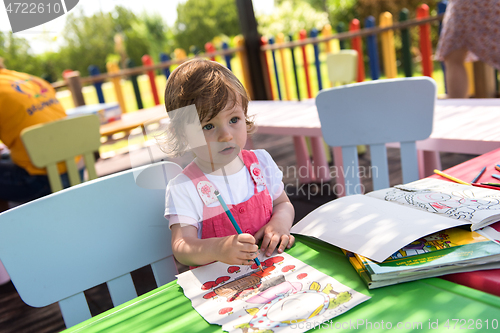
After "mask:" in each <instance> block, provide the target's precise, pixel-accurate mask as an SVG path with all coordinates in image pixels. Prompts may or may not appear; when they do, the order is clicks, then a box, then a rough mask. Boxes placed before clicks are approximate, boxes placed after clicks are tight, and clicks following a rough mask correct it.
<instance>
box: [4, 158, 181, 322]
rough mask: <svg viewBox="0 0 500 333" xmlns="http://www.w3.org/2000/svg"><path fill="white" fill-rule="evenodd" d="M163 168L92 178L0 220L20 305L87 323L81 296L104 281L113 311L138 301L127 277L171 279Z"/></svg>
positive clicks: (171, 171)
mask: <svg viewBox="0 0 500 333" xmlns="http://www.w3.org/2000/svg"><path fill="white" fill-rule="evenodd" d="M181 171H182V169H181V167H180V166H178V165H177V164H175V163H172V162H161V163H156V164H151V165H149V166H145V167H141V168H136V169H131V170H127V171H124V172H120V173H117V174H113V175H110V176H106V177H102V178H98V179H95V180H92V181H88V182H85V183H82V184H79V185H75V186H73V187H70V188H68V189H65V190H62V191H59V192H56V193H53V194H51V195H48V196H45V197H43V198H40V199H37V200H35V201H31V202H29V203H27V204H24V205H21V206H18V207H15V208H13V209H10V210H8V211H5V212H3V213H2V214H0V259H1V261H2V262H3V264H4V266H5V268H6V269H7V272H8V273H9V275H10V277H11V280H12V282H13V284H14V286H15V287H16V289H17V291H18V293H19V295H20V296H21V298H22V300H23V301H24V302H25V303H26V304H28V305H30V306H33V307H43V306H46V305H49V304H52V303H55V302H59V306H60V308H61V312H62V315H63V318H64V322H65V324H66V326H67V327H70V326H73V325H75V324H77V323H80V322H82V321H84V320H86V319H88V318H90V317H91V314H90V310H89V307H88V304H87V301H86V299H85V295H84V293H83V291H85V290H87V289H90V288H92V287H94V286H97V285H99V284H101V283H104V282H106V283H107V286H108V289H109V293H110V296H111V300H112V302H113V305H114V306H117V305H119V304H122V303H124V302H126V301H129V300H131V299H133V298H135V297H137V292H136V289H135V287H134V284H133V282H132V277H131V275H130V272H132V271H134V270H136V269H138V268H141V267H144V266H146V265H151V267H152V270H153V274H154V277H155V280H156V283H157V285H158V286H161V285H163V284H166V283H168V282H170V281H172V280H174V279H175V274H176V273H177V269H176V266H175V262H174V260H173V254H172V249H171V244H170V243H171V241H170V237H171V235H170V229H169V227H168V221H167V220H166V219H165V218H164V217H163V212H164V210H165V189H166V185H167V183H168V181H169V180H170V179H172V178H173V177H175V176H176V175H177V174H178V173H180V172H181Z"/></svg>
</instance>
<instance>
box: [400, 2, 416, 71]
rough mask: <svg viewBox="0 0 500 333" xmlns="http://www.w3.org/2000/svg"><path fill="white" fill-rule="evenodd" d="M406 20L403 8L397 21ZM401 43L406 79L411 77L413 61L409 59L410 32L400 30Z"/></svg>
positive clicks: (406, 10) (406, 11)
mask: <svg viewBox="0 0 500 333" xmlns="http://www.w3.org/2000/svg"><path fill="white" fill-rule="evenodd" d="M407 20H408V9H406V8H403V9H402V10H401V12H400V13H399V21H400V22H403V21H407ZM401 42H402V44H403V45H402V49H401V51H402V55H403V70H404V72H405V76H406V77H411V76H413V61H412V58H411V50H410V47H411V39H410V31H409V30H408V29H401Z"/></svg>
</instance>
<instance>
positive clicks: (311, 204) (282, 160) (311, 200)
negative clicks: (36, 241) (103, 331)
mask: <svg viewBox="0 0 500 333" xmlns="http://www.w3.org/2000/svg"><path fill="white" fill-rule="evenodd" d="M253 142H254V148H264V149H266V150H267V151H269V153H270V154H271V156H273V158H274V160H275V161H276V163H277V164H278V166H280V167H281V168H282V169H283V170H284V171H285V175H284V182H285V184H286V185H287V193H288V194H289V196H290V198H291V200H292V203H293V204H294V207H295V209H296V219H295V220H296V221H297V220H299V219H300V218H302V217H304V216H305V215H306V214H307V213H308V212H310V211H311V210H313V209H314V208H316V207H318V206H320V205H322V204H323V203H326V202H328V201H330V200H332V199H334V198H335V194H334V193H332V188H333V186H332V184H334V181H332V182H331V183H328V184H322V185H321V186H318V184H310V185H303V186H302V185H301V184H298V182H297V178H296V177H295V176H294V173H293V172H292V171H291V170H293V169H291V168H290V167H291V166H293V165H294V161H295V155H294V148H293V141H292V138H291V137H282V136H272V135H262V134H256V135H255V136H254V138H253ZM388 156H389V168H390V173H391V178H390V181H391V186H392V185H396V184H399V183H401V166H400V163H399V150H398V149H389V150H388ZM472 157H474V155H461V154H446V153H442V154H441V162H442V164H443V169H446V168H449V167H451V166H454V165H456V164H459V163H461V162H464V161H466V160H468V159H470V158H472ZM126 161H128V157H127V156H117V157H114V158H110V159H108V160H104V161H100V162H99V163H98V165H97V169H98V170H97V171H98V174H99V175H101V176H102V175H105V174H108V173H112V172H116V171H121V170H123V169H127V168H129V167H130V162H126ZM183 162H184V161H181V162H180V164H182V163H183ZM127 163H128V164H127ZM360 165H361V166H363V167H368V166H369V153H366V154H364V155H362V156H360ZM287 168H288V172H287ZM363 185H364V186H365V188H366V191H367V192H368V191H370V190H371V189H372V186H371V179H370V178H366V179H363ZM132 277H133V279H134V283H135V284H136V286H137V288H138V293H139V294H143V293H145V292H147V291H149V290H152V289H153V288H154V286H155V285H154V280H153V277H152V272H151V269H150V268H143V269H140V270H138V271H136V272H133V274H132ZM85 294H86V297H87V299H88V300H89V304H90V308H91V313H92V315H96V314H98V313H100V312H103V311H105V310H107V309H109V308H111V307H112V305H111V300H110V298H109V294H108V293H107V289H106V287H105V286H104V285H102V286H98V287H96V288H93V289H91V290H89V291H87V292H86V293H85ZM64 328H65V327H64V322H63V319H62V316H61V314H60V311H59V306H58V305H57V304H52V305H50V306H47V307H44V308H32V307H30V306H28V305H26V304H25V303H24V302H23V301H22V300H21V299H20V297H19V295H18V293H17V291H16V290H15V288H14V286H13V284H12V283H11V282H8V283H6V284H4V285H1V286H0V332H2V333H3V332H9V333H10V332H12V333H24V332H36V333H45V332H59V331H61V330H63V329H64Z"/></svg>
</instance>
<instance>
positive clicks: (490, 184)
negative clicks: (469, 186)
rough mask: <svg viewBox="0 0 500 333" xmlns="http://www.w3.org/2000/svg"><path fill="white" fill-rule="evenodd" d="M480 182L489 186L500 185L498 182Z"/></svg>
mask: <svg viewBox="0 0 500 333" xmlns="http://www.w3.org/2000/svg"><path fill="white" fill-rule="evenodd" d="M480 184H482V185H489V186H500V183H480Z"/></svg>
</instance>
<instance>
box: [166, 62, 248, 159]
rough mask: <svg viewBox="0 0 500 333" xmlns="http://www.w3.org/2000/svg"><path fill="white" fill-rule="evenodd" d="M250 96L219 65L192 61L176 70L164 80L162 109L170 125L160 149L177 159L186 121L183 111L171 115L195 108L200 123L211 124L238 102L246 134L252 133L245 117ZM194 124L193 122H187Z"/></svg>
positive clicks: (182, 148) (226, 70)
mask: <svg viewBox="0 0 500 333" xmlns="http://www.w3.org/2000/svg"><path fill="white" fill-rule="evenodd" d="M248 101H249V97H248V95H247V92H246V90H245V87H243V85H242V84H241V82H240V81H239V80H238V78H237V77H236V76H235V75H234V74H233V73H232V72H231V71H230V70H229V69H227V68H226V67H224V66H222V65H221V64H219V63H218V62H215V61H210V60H205V59H198V58H196V59H192V60H189V61H186V62H184V63H182V64H181V65H180V66H179V67H177V68H176V69H175V70H174V71H173V72H172V74H171V75H170V77H169V78H168V80H167V86H166V88H165V108H166V109H167V112H168V113H169V118H170V124H169V127H168V129H167V131H166V132H165V133H164V134H163V135H162V136H163V138H157V140H158V141H159V143H160V147H161V148H162V150H163V151H164V152H165V153H167V154H168V155H170V156H180V155H182V153H184V151H185V150H186V148H187V140H186V137H185V133H183V132H182V129H183V128H184V124H185V122H186V118H185V117H182V111H181V112H179V111H177V112H170V111H174V110H178V109H180V108H183V107H186V106H189V105H193V104H194V105H195V106H196V110H197V112H198V118H199V120H200V123H201V122H203V121H210V120H211V119H213V118H214V117H216V116H217V115H218V114H219V112H221V111H222V110H223V109H224V108H226V107H229V108H233V107H234V105H235V104H236V103H241V106H242V108H243V111H244V113H245V122H246V124H247V132H248V133H251V132H252V131H253V130H254V126H255V125H254V122H253V121H252V120H251V119H250V118H249V117H248V114H247V110H248ZM187 121H188V122H193V121H194V119H187Z"/></svg>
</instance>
